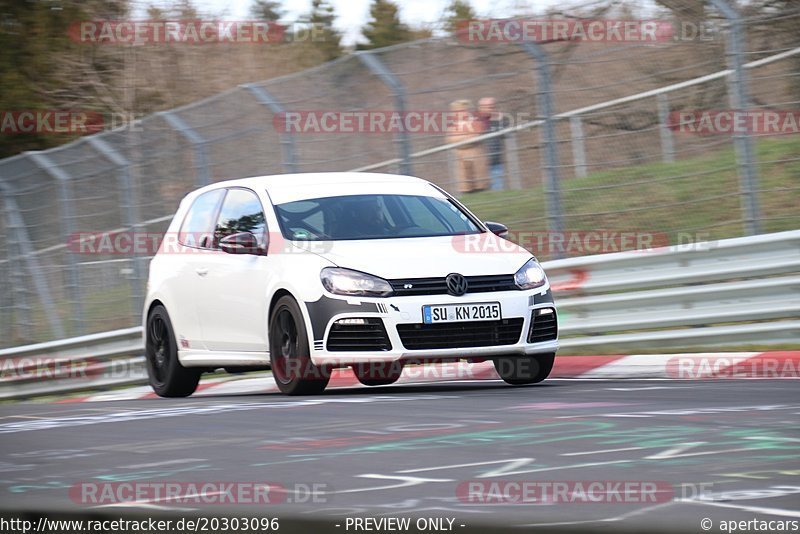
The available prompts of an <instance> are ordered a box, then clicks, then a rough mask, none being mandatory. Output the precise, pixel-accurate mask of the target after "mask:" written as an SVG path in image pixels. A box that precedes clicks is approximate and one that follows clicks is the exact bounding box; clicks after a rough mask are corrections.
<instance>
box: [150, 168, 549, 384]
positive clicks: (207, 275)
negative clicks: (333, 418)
mask: <svg viewBox="0 0 800 534" xmlns="http://www.w3.org/2000/svg"><path fill="white" fill-rule="evenodd" d="M506 232H507V230H506V229H505V227H504V226H503V225H501V224H498V223H488V222H487V223H483V222H481V221H480V220H478V218H476V217H475V215H473V214H472V213H470V212H469V210H467V209H466V208H465V207H464V206H463V205H462V204H461V203H459V202H458V201H457V200H456V199H455V198H453V197H451V196H450V195H448V194H447V193H446V192H445V191H443V190H442V189H440V188H439V187H437V186H435V185H433V184H431V183H430V182H427V181H425V180H421V179H419V178H413V177H408V176H398V175H388V174H367V173H316V174H291V175H279V176H265V177H257V178H245V179H240V180H232V181H227V182H220V183H215V184H213V185H209V186H206V187H204V188H202V189H199V190H197V191H194V192H192V193H190V194H189V195H187V196H186V198H184V199H183V201H182V202H181V205H180V207H179V209H178V211H177V213H176V214H175V217H174V219H173V220H172V223H171V224H170V226H169V229H168V231H167V234H166V236H165V239H164V241H163V242H162V244H161V248H160V250H159V252H158V253H157V254H156V256H155V257H154V258H153V260H152V262H151V264H150V277H149V281H148V285H147V297H146V300H145V307H144V313H143V321H144V325H145V328H144V332H145V347H146V356H147V369H148V373H149V376H150V383H151V385H152V387H153V389H154V390H155V392H156V393H157V394H158V395H161V396H165V397H175V396H187V395H191V394H192V393H193V392H194V391H195V389H196V388H197V385H198V381H199V380H200V375H201V374H202V373H203V372H205V371H212V370H215V369H218V368H225V369H228V370H246V369H258V368H266V367H268V366H269V367H271V368H272V373H273V376H274V378H275V381H276V382H277V384H278V386H279V388H280V390H281V391H282V392H284V393H287V394H312V393H319V392H321V391H322V390H323V389H325V386H326V385H327V383H328V379H329V377H330V370H331V369H333V368H337V367H348V366H349V367H353V370H354V371H355V374H356V376H357V377H358V379H359V380H360V381H361V382H362V383H364V384H367V385H384V384H390V383H392V382H394V381H396V380H397V379H398V378H399V376H400V372H401V371H402V368H403V366H404V365H406V364H408V363H410V362H414V363H426V362H442V361H455V360H468V361H482V360H487V359H491V360H493V361H494V365H495V368H496V369H497V372H498V374H499V375H500V377H501V378H503V379H504V380H505V381H506V382H508V383H511V384H530V383H535V382H539V381H541V380H544V379H545V378H546V377H547V376H548V374H549V373H550V370H551V368H552V366H553V360H554V357H555V353H556V350H557V349H558V340H557V338H558V328H557V318H556V308H555V305H554V303H553V298H552V293H551V291H550V286H549V283H548V281H547V277H546V276H545V273H544V271H543V270H542V268H541V267H540V265H539V263H538V262H537V261H536V259H535V258H534V257H533V256H532V255H531V253H530V252H528V251H526V250H525V249H523V248H521V247H518V246H517V245H514V244H513V243H511V242H509V241H507V240H505V239H503V237H502V236H503V235H505V233H506Z"/></svg>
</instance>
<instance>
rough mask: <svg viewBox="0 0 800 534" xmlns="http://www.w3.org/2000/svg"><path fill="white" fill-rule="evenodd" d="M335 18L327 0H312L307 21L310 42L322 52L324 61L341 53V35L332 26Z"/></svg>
mask: <svg viewBox="0 0 800 534" xmlns="http://www.w3.org/2000/svg"><path fill="white" fill-rule="evenodd" d="M335 20H336V14H335V13H334V9H333V6H332V5H331V4H330V3H329V2H328V0H312V2H311V13H309V14H308V22H309V23H310V24H311V35H312V41H311V42H312V44H313V45H314V47H315V48H316V49H317V50H319V51H320V52H322V56H323V59H324V60H325V61H331V60H333V59H336V58H337V57H339V56H341V55H342V35H341V34H340V33H339V32H338V31H337V30H336V28H334V27H333V22H334V21H335Z"/></svg>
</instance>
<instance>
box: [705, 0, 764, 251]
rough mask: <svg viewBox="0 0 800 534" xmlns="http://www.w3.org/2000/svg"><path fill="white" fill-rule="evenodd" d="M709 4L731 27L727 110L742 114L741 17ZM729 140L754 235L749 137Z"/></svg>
mask: <svg viewBox="0 0 800 534" xmlns="http://www.w3.org/2000/svg"><path fill="white" fill-rule="evenodd" d="M709 1H710V2H711V4H712V5H713V6H714V7H716V8H717V9H719V10H720V12H722V14H723V15H724V16H725V18H726V19H728V22H730V25H731V26H730V27H731V32H730V35H729V37H728V39H727V40H726V43H725V44H726V50H727V55H728V66H729V68H731V69H732V70H733V76H732V77H731V78H730V84H729V88H730V89H729V94H730V101H731V107H732V108H733V109H734V110H735V111H737V112H739V113H746V112H747V111H748V107H749V106H750V98H749V95H748V91H747V78H746V76H745V73H744V63H743V60H742V58H743V57H744V44H743V43H744V35H743V32H742V17H741V15H739V13H738V12H737V11H736V9H734V8H733V7H731V6H730V5H729V4H728V2H726V1H725V0H709ZM733 140H734V143H735V144H736V159H737V160H738V163H739V165H738V168H739V188H740V193H741V196H742V201H741V202H742V212H743V216H744V230H745V233H746V234H747V235H755V234H758V233H759V232H760V230H761V229H760V226H761V224H760V223H761V214H760V211H759V206H758V196H757V195H758V176H757V175H756V168H755V157H754V153H753V138H752V136H751V135H750V133H749V132H747V131H744V132H739V131H738V129H737V131H736V132H734V137H733Z"/></svg>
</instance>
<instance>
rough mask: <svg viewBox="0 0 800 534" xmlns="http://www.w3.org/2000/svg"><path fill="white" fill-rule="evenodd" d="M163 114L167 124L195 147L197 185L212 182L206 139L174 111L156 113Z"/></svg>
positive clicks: (200, 185)
mask: <svg viewBox="0 0 800 534" xmlns="http://www.w3.org/2000/svg"><path fill="white" fill-rule="evenodd" d="M156 115H161V116H162V117H164V120H166V121H167V124H169V125H170V126H172V127H173V128H175V129H176V130H177V131H178V133H180V134H181V135H182V136H183V137H185V138H186V140H187V141H189V142H190V143H191V144H192V148H193V149H194V165H195V185H196V186H197V187H202V186H204V185H208V184H210V183H211V178H210V174H209V169H208V157H207V156H206V140H205V139H203V137H202V136H201V135H200V134H199V133H197V132H196V131H194V129H193V128H192V127H191V126H189V125H188V124H187V123H186V121H185V120H183V119H182V118H181V117H179V116H178V115H177V114H175V112H173V111H162V112H160V113H156Z"/></svg>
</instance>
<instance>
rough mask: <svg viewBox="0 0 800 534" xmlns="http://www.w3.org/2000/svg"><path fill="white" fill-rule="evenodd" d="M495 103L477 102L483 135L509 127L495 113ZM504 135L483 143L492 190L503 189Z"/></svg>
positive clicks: (506, 121) (507, 122)
mask: <svg viewBox="0 0 800 534" xmlns="http://www.w3.org/2000/svg"><path fill="white" fill-rule="evenodd" d="M496 105H497V101H496V100H495V99H494V98H492V97H490V96H487V97H484V98H481V99H480V100H479V101H478V117H479V119H480V121H481V130H482V131H483V133H489V132H498V131H500V130H503V129H505V128H508V126H509V122H510V121H509V120H508V118H507V117H505V116H504V115H503V114H502V113H500V112H498V111H497V107H496ZM504 143H505V135H500V136H497V137H492V138H490V139H487V140H486V141H484V142H483V146H484V150H485V152H486V158H487V160H488V164H489V174H490V176H491V178H492V190H493V191H499V190H501V189H505V185H506V184H505V179H506V166H505V162H504V157H503V155H504V154H503V153H504V152H505V144H504Z"/></svg>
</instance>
